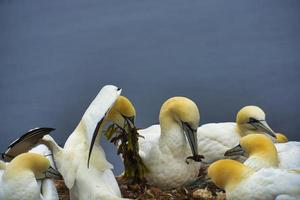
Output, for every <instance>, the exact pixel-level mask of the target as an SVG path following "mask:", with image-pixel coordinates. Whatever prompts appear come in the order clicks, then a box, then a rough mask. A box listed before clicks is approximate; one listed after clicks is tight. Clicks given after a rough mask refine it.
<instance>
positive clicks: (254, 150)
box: [225, 134, 300, 170]
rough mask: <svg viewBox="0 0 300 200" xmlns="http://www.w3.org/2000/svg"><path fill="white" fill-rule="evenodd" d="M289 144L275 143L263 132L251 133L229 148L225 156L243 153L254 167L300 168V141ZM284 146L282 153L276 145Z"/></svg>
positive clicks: (247, 162)
mask: <svg viewBox="0 0 300 200" xmlns="http://www.w3.org/2000/svg"><path fill="white" fill-rule="evenodd" d="M296 143H297V144H298V145H289V144H287V143H280V144H274V143H273V141H272V140H271V139H270V138H269V137H267V136H265V135H262V134H250V135H247V136H245V137H243V138H241V140H240V144H239V145H237V146H236V147H234V148H232V149H230V150H228V151H227V152H226V153H225V156H235V155H243V156H247V157H248V159H247V160H246V161H245V162H244V164H245V165H246V166H248V167H250V168H252V169H255V170H259V169H262V168H268V167H274V168H283V169H300V157H299V155H300V143H299V142H295V144H296ZM278 145H280V148H281V147H282V146H283V147H285V150H283V148H281V149H282V150H281V152H280V154H278V152H277V148H276V146H278Z"/></svg>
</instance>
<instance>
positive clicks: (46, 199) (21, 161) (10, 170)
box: [0, 153, 58, 200]
mask: <svg viewBox="0 0 300 200" xmlns="http://www.w3.org/2000/svg"><path fill="white" fill-rule="evenodd" d="M0 168H1V173H0V175H1V177H0V199H3V200H4V199H5V200H20V199H23V200H52V199H55V198H52V197H53V196H52V193H51V191H50V193H47V192H48V191H49V190H48V189H49V188H48V183H46V185H45V186H43V187H42V190H46V191H45V192H44V194H43V195H42V194H41V186H40V185H39V184H38V181H37V180H38V179H44V178H45V177H48V175H49V174H48V173H47V172H48V170H49V169H51V165H50V162H49V160H48V159H47V158H45V157H44V156H42V155H40V154H36V153H23V154H20V155H18V156H17V157H16V158H14V159H13V160H12V161H11V162H10V163H8V164H6V163H4V162H1V164H0ZM50 175H51V174H50ZM50 187H52V185H51V186H50ZM42 193H43V191H42ZM56 199H58V198H56Z"/></svg>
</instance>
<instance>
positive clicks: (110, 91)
mask: <svg viewBox="0 0 300 200" xmlns="http://www.w3.org/2000/svg"><path fill="white" fill-rule="evenodd" d="M120 93H121V89H120V88H117V87H115V86H112V85H107V86H105V87H103V88H102V89H101V90H100V92H99V94H98V95H97V96H96V98H95V99H94V100H93V102H92V103H91V104H90V106H89V107H88V109H87V110H86V111H85V113H84V115H83V117H82V119H81V121H80V122H79V124H78V126H77V127H76V129H75V130H74V131H73V133H72V134H71V135H70V136H69V138H68V139H67V141H66V143H65V145H64V148H61V147H59V146H58V145H57V144H56V142H55V141H54V139H53V138H52V137H51V136H49V135H46V136H44V137H43V139H42V141H41V143H44V144H46V145H47V146H48V147H49V148H50V149H51V150H52V152H53V157H54V160H55V163H56V166H57V169H58V171H59V172H60V173H61V174H62V176H63V178H64V181H65V184H66V186H67V187H68V188H69V190H70V198H71V199H74V200H86V199H90V200H96V199H97V200H98V199H106V200H109V199H121V192H120V189H119V186H118V184H117V182H116V179H115V177H114V175H113V173H112V168H113V166H112V165H111V164H110V163H109V162H108V161H107V160H106V156H105V152H104V150H103V148H102V147H101V146H100V143H99V141H100V137H101V134H98V136H97V137H93V134H94V132H98V131H99V130H101V127H102V126H104V125H105V123H103V121H105V120H106V116H107V113H108V112H109V110H110V109H111V108H112V107H113V105H114V103H115V102H116V100H117V99H118V97H119V95H120ZM118 114H119V115H126V113H118ZM111 118H112V119H111V120H114V119H115V116H111ZM123 119H124V118H123ZM115 123H120V124H119V125H120V126H122V122H115ZM93 143H95V147H94V149H93V151H90V146H91V144H93ZM89 157H90V162H89V163H88V160H89V159H88V158H89Z"/></svg>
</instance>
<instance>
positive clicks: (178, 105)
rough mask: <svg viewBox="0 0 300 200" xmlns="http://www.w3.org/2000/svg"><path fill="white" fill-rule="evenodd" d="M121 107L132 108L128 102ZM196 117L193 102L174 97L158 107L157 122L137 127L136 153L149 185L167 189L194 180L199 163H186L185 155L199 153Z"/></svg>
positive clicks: (198, 116) (197, 118)
mask: <svg viewBox="0 0 300 200" xmlns="http://www.w3.org/2000/svg"><path fill="white" fill-rule="evenodd" d="M123 106H124V107H127V108H128V109H130V110H134V108H133V105H132V104H131V103H130V101H128V102H127V103H124V104H123ZM199 120H200V115H199V111H198V108H197V105H196V104H195V103H194V102H193V101H191V100H190V99H188V98H185V97H173V98H170V99H168V100H167V101H166V102H165V103H164V104H163V105H162V107H161V110H160V115H159V121H160V125H153V126H150V127H149V128H146V129H142V130H138V133H139V134H140V135H141V136H143V137H141V138H139V141H138V142H139V148H140V151H139V155H140V157H141V158H142V160H143V162H144V163H145V165H146V167H147V168H148V170H149V172H147V173H146V174H145V178H146V180H147V181H148V183H149V184H152V185H155V186H158V187H160V188H162V189H170V188H175V187H178V186H182V185H184V184H185V183H188V182H190V181H193V180H195V178H196V177H197V175H198V172H199V168H200V163H197V162H194V161H190V163H189V164H188V163H186V158H187V157H190V156H191V155H193V156H196V157H197V155H198V150H197V134H196V130H197V127H198V124H199ZM95 135H97V133H96V132H95ZM95 135H94V136H95ZM198 156H199V155H198ZM179 172H180V173H179Z"/></svg>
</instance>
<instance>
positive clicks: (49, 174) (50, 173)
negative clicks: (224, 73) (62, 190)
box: [45, 166, 62, 179]
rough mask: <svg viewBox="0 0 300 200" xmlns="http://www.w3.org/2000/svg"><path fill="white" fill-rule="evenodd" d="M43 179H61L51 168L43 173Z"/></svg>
mask: <svg viewBox="0 0 300 200" xmlns="http://www.w3.org/2000/svg"><path fill="white" fill-rule="evenodd" d="M45 177H46V178H54V179H61V178H62V176H61V174H60V173H59V172H58V171H57V170H56V169H54V168H53V167H51V166H50V167H49V168H48V170H47V171H46V172H45Z"/></svg>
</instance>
